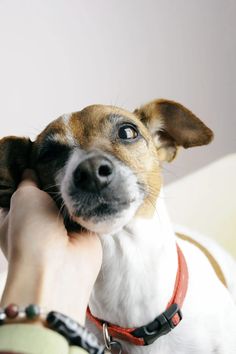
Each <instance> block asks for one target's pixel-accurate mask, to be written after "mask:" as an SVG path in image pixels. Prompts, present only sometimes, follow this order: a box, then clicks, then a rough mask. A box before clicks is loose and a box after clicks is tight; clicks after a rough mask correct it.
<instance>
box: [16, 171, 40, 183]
mask: <svg viewBox="0 0 236 354" xmlns="http://www.w3.org/2000/svg"><path fill="white" fill-rule="evenodd" d="M25 186H27V187H28V186H33V187H37V186H38V179H37V177H36V174H35V172H34V171H33V170H30V169H26V170H25V171H24V172H23V175H22V181H21V183H20V184H19V186H18V188H19V187H25Z"/></svg>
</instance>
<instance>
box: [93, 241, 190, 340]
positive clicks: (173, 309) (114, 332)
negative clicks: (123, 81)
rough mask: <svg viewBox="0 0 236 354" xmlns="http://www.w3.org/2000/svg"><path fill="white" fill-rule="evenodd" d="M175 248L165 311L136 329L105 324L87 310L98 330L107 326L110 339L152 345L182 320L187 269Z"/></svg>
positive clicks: (182, 257)
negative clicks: (174, 266)
mask: <svg viewBox="0 0 236 354" xmlns="http://www.w3.org/2000/svg"><path fill="white" fill-rule="evenodd" d="M176 246H177V253H178V270H177V274H176V280H175V287H174V291H173V295H172V298H171V299H170V301H169V303H168V305H167V308H166V310H165V311H164V312H163V313H162V314H161V315H159V316H158V317H156V318H155V319H154V321H152V322H150V323H148V324H147V325H146V326H142V327H138V328H123V327H119V326H116V325H114V324H111V323H107V322H106V321H103V320H101V319H99V318H96V317H94V316H93V315H92V313H91V311H90V309H89V308H88V309H87V316H88V318H89V320H90V321H92V322H93V323H94V324H95V325H96V326H97V327H98V328H99V329H101V330H102V329H103V324H104V323H106V324H107V329H108V333H109V335H110V336H111V337H114V338H117V339H120V340H124V341H128V342H130V343H133V344H135V345H148V344H151V343H153V342H154V341H155V340H156V339H157V338H159V337H160V336H162V335H164V334H167V333H169V332H170V331H171V330H172V329H173V328H175V327H176V326H177V325H178V324H179V322H180V321H181V320H182V313H181V307H182V305H183V302H184V299H185V295H186V292H187V288H188V267H187V263H186V260H185V257H184V255H183V253H182V251H181V249H180V248H179V246H178V245H177V244H176Z"/></svg>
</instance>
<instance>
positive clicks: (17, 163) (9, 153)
mask: <svg viewBox="0 0 236 354" xmlns="http://www.w3.org/2000/svg"><path fill="white" fill-rule="evenodd" d="M31 146H32V142H31V141H30V139H27V138H18V137H14V136H9V137H6V138H3V139H0V208H9V206H10V199H11V196H12V194H13V193H14V191H15V190H16V188H17V185H18V183H19V182H20V180H21V176H22V172H23V170H24V169H25V168H27V167H29V164H30V152H31Z"/></svg>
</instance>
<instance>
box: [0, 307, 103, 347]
mask: <svg viewBox="0 0 236 354" xmlns="http://www.w3.org/2000/svg"><path fill="white" fill-rule="evenodd" d="M37 319H42V320H43V322H44V323H45V324H46V326H47V327H49V328H50V329H52V330H54V331H55V332H57V333H60V334H61V335H62V336H63V337H65V338H66V339H67V341H68V343H69V345H75V346H78V347H80V348H83V349H85V350H87V352H88V353H90V354H103V353H105V347H104V346H103V345H101V344H99V342H98V340H97V337H96V336H95V335H94V334H93V333H90V332H89V331H88V330H87V329H86V328H84V327H82V326H80V325H79V323H77V322H76V321H74V320H73V319H71V318H69V317H67V316H65V315H63V314H62V313H60V312H56V311H51V312H48V313H47V312H45V311H44V310H43V309H42V308H41V307H39V306H38V305H34V304H31V305H29V306H27V307H24V308H20V307H19V306H17V305H16V304H10V305H8V306H7V307H5V308H0V325H3V324H9V323H14V322H15V323H19V322H20V320H31V321H32V320H37Z"/></svg>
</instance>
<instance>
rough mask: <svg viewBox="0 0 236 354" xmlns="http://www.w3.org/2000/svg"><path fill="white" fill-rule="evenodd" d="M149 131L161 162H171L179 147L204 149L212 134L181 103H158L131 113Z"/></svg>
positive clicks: (162, 100)
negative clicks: (200, 147) (137, 117)
mask: <svg viewBox="0 0 236 354" xmlns="http://www.w3.org/2000/svg"><path fill="white" fill-rule="evenodd" d="M134 114H136V115H137V116H139V118H140V119H141V121H142V122H143V123H144V124H145V125H146V126H147V128H148V129H149V130H150V132H151V134H152V136H153V140H154V142H155V145H156V147H157V153H158V157H159V159H160V160H165V161H168V162H170V161H172V160H173V159H174V158H175V156H176V153H177V150H178V147H180V146H183V147H184V148H185V149H186V148H189V147H194V146H200V145H206V144H209V143H210V142H211V140H212V139H213V132H212V131H211V130H210V129H209V128H208V127H207V126H206V125H205V124H204V123H203V122H202V121H201V120H200V119H199V118H197V117H196V116H195V115H194V114H193V113H192V112H191V111H189V110H188V109H187V108H185V107H184V106H182V105H181V104H180V103H177V102H174V101H169V100H165V99H160V100H156V101H152V102H150V103H148V104H146V105H144V106H142V107H141V108H139V109H136V110H135V111H134Z"/></svg>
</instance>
